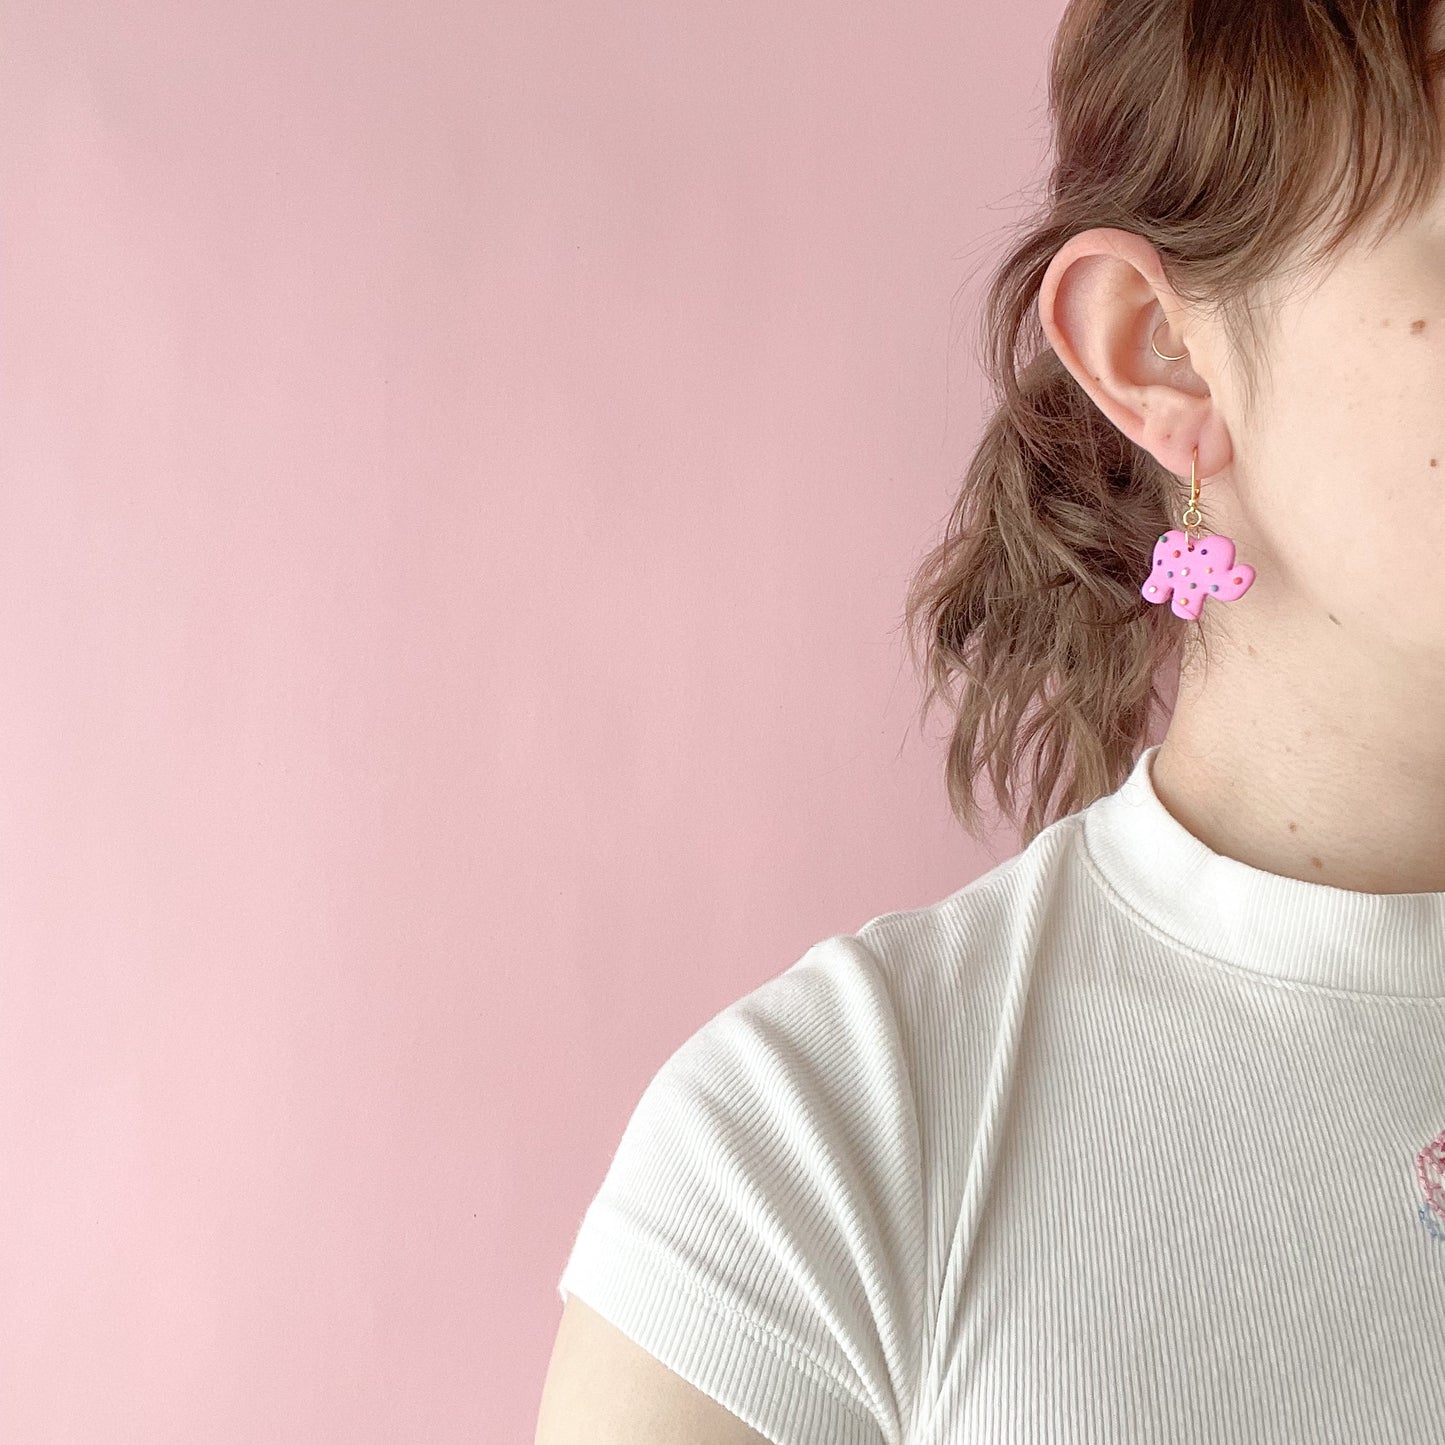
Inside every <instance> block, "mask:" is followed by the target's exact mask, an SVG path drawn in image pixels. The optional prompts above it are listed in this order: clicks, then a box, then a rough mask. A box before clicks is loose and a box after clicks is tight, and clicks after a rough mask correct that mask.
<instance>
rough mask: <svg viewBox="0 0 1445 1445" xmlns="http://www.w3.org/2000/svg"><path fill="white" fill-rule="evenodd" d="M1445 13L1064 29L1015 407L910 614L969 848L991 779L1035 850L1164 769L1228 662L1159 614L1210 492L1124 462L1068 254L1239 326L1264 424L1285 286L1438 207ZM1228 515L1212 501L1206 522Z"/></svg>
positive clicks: (1354, 8)
mask: <svg viewBox="0 0 1445 1445" xmlns="http://www.w3.org/2000/svg"><path fill="white" fill-rule="evenodd" d="M1432 10H1433V0H1401V3H1394V4H1391V3H1382V0H1072V3H1071V4H1070V5H1069V6H1068V8H1067V10H1066V11H1065V13H1064V16H1063V19H1062V21H1061V22H1060V25H1059V28H1058V31H1057V32H1056V34H1055V37H1054V41H1053V46H1052V50H1051V53H1050V61H1049V92H1048V101H1049V117H1050V122H1051V150H1052V155H1053V159H1052V161H1051V171H1050V175H1049V180H1048V190H1047V200H1046V203H1045V204H1044V205H1043V207H1042V208H1041V212H1040V213H1038V214H1036V215H1035V216H1034V217H1033V218H1032V219H1031V220H1029V221H1027V222H1026V223H1024V224H1023V226H1022V227H1017V228H1011V229H1013V230H1015V231H1021V234H1017V235H1016V236H1015V238H1014V240H1013V244H1012V245H1011V247H1010V248H1009V249H1008V250H1007V253H1006V254H1005V255H1004V257H1003V259H1002V261H1001V262H1000V263H999V264H998V266H997V268H996V269H995V271H994V272H993V276H992V280H991V283H990V285H989V286H988V289H987V292H986V294H985V299H984V304H983V307H982V311H981V316H980V324H979V333H978V335H979V348H978V349H979V353H980V355H981V358H982V367H983V371H984V374H985V376H986V377H987V378H988V380H989V383H990V385H991V388H992V390H993V392H994V395H995V397H996V398H997V400H996V405H995V406H994V409H993V410H992V412H991V414H990V415H989V416H988V418H987V421H986V423H985V425H984V428H983V434H982V438H981V440H980V441H979V444H978V446H977V449H976V450H975V452H974V454H973V457H972V460H971V461H970V462H969V463H968V466H967V469H966V472H965V474H964V477H963V481H962V487H961V491H960V493H959V495H958V498H957V501H956V502H955V503H954V506H953V510H952V512H951V514H950V516H949V518H948V521H947V525H946V528H945V532H944V535H943V537H942V540H940V541H939V542H938V543H937V545H936V546H934V547H933V548H932V550H931V551H929V552H928V553H927V554H926V556H925V557H924V560H923V562H922V564H921V565H920V566H919V568H918V570H917V572H916V574H915V575H914V577H913V579H912V582H911V584H910V587H909V591H908V598H907V602H906V606H905V609H904V626H905V627H906V629H907V632H908V639H909V645H910V649H911V651H912V653H913V656H914V660H915V665H916V666H918V668H919V669H920V671H921V673H922V675H923V678H924V681H925V684H926V685H925V688H924V693H923V699H922V703H921V705H920V708H919V721H920V722H923V721H925V720H926V718H927V715H928V713H929V711H930V709H931V708H932V706H933V705H934V704H935V703H936V702H938V701H939V700H945V701H946V702H947V704H948V706H949V708H950V710H951V712H952V715H953V730H952V735H951V737H950V739H949V743H948V749H947V756H946V763H945V772H946V778H947V787H948V797H949V803H950V806H951V808H952V810H953V812H954V815H955V816H956V817H957V818H958V819H959V821H960V822H961V823H962V824H963V826H964V827H965V828H966V829H967V830H968V831H969V832H970V833H974V834H975V835H978V836H982V834H981V831H980V824H981V818H982V810H981V809H980V806H979V804H978V802H977V800H976V798H975V796H974V788H975V782H976V779H977V778H978V777H979V775H980V774H982V773H987V775H988V778H989V781H990V784H991V786H992V789H993V794H994V797H995V799H996V800H997V802H998V805H999V808H1000V810H1001V811H1002V812H1003V813H1004V814H1005V815H1006V816H1007V817H1008V818H1009V820H1010V821H1011V822H1012V823H1013V825H1014V826H1015V828H1017V829H1020V830H1021V831H1022V834H1023V837H1024V841H1025V844H1027V843H1028V842H1031V841H1032V840H1033V838H1034V837H1035V836H1037V834H1038V833H1039V832H1040V831H1041V830H1042V829H1043V828H1044V827H1046V826H1047V825H1048V824H1049V823H1050V822H1053V821H1055V820H1056V819H1057V818H1060V817H1063V816H1065V815H1067V814H1069V813H1072V812H1074V811H1076V810H1078V809H1080V808H1082V807H1085V806H1086V805H1087V804H1089V803H1090V802H1092V801H1093V800H1094V799H1096V798H1098V797H1101V796H1103V795H1104V794H1105V793H1108V792H1112V791H1113V790H1114V789H1115V788H1117V787H1118V786H1119V785H1120V784H1121V783H1122V782H1123V781H1124V779H1125V777H1126V776H1127V774H1128V772H1129V769H1130V768H1131V767H1132V766H1133V764H1134V762H1135V761H1136V760H1137V758H1138V755H1139V753H1140V752H1141V751H1142V749H1143V748H1144V747H1145V746H1147V745H1148V738H1149V730H1150V722H1151V716H1152V713H1151V709H1156V708H1157V709H1158V711H1159V716H1160V717H1161V718H1163V717H1167V715H1168V714H1167V713H1166V712H1165V709H1166V708H1169V709H1170V710H1171V711H1172V705H1171V704H1170V703H1169V702H1168V700H1167V698H1166V696H1165V694H1164V692H1163V691H1161V687H1160V684H1161V682H1165V683H1166V684H1167V680H1168V679H1169V677H1170V675H1171V674H1172V675H1173V677H1174V679H1175V681H1176V682H1177V677H1178V671H1177V669H1178V667H1179V666H1180V665H1181V663H1182V662H1183V661H1185V660H1187V653H1188V651H1189V642H1190V639H1191V638H1193V639H1194V642H1195V644H1196V645H1197V646H1198V647H1199V648H1200V649H1202V650H1203V652H1204V654H1205V657H1206V662H1207V651H1208V649H1207V642H1206V638H1205V635H1204V624H1203V620H1202V619H1201V620H1200V621H1199V622H1198V623H1195V624H1193V626H1188V625H1186V624H1184V623H1182V622H1181V621H1180V619H1178V618H1176V617H1175V616H1174V615H1173V614H1172V613H1171V611H1170V609H1169V608H1167V607H1155V606H1151V605H1150V604H1149V603H1147V602H1146V601H1144V599H1143V598H1142V597H1141V596H1140V593H1139V588H1140V585H1141V583H1142V581H1143V576H1144V573H1145V572H1147V571H1148V565H1147V564H1148V559H1149V555H1150V552H1151V550H1152V548H1153V545H1154V542H1155V541H1156V539H1157V538H1158V537H1159V535H1160V534H1161V533H1162V532H1164V531H1165V530H1166V529H1167V528H1169V527H1171V526H1177V525H1178V518H1179V515H1180V513H1181V511H1182V508H1183V506H1184V503H1185V501H1186V500H1187V497H1188V485H1187V478H1186V479H1184V480H1183V482H1181V481H1180V479H1179V478H1177V477H1175V476H1174V474H1173V473H1171V472H1169V471H1167V470H1166V469H1165V468H1163V467H1162V466H1160V464H1159V463H1158V462H1157V461H1155V459H1154V458H1153V456H1152V455H1151V454H1150V453H1148V452H1147V451H1145V450H1144V449H1143V448H1141V447H1138V446H1136V445H1135V444H1134V443H1133V442H1131V441H1130V440H1129V439H1128V438H1127V437H1125V436H1124V435H1123V434H1122V433H1121V432H1120V431H1119V430H1118V429H1117V428H1116V427H1115V426H1114V425H1113V423H1112V422H1110V421H1109V420H1108V418H1107V417H1105V416H1104V414H1103V413H1102V412H1101V411H1100V410H1099V409H1098V407H1097V406H1096V405H1095V404H1094V402H1093V400H1092V399H1091V398H1090V397H1089V396H1088V394H1087V393H1086V392H1085V391H1084V390H1083V388H1082V387H1080V386H1079V385H1078V383H1077V382H1076V381H1075V379H1074V377H1073V375H1072V374H1071V373H1070V372H1069V370H1068V369H1067V368H1066V367H1065V366H1064V365H1063V363H1062V362H1061V361H1060V360H1059V358H1058V356H1057V354H1056V353H1055V351H1054V349H1053V347H1052V346H1051V345H1050V344H1049V342H1048V340H1047V337H1046V336H1045V334H1044V331H1043V328H1042V325H1041V324H1040V321H1039V316H1038V309H1037V305H1036V302H1037V299H1038V292H1039V287H1040V283H1041V282H1042V280H1043V277H1044V273H1045V272H1046V271H1047V269H1048V266H1049V262H1050V261H1051V259H1052V258H1053V256H1054V253H1055V252H1056V251H1057V250H1058V248H1059V247H1060V246H1061V245H1062V244H1063V243H1064V242H1065V241H1066V240H1067V239H1068V238H1069V237H1070V236H1073V235H1075V234H1076V233H1078V232H1080V231H1083V230H1088V229H1091V228H1093V227H1095V226H1109V227H1119V228H1121V229H1123V230H1127V231H1131V232H1134V233H1136V234H1137V235H1139V236H1142V237H1143V238H1144V239H1145V240H1147V241H1148V242H1149V243H1150V244H1151V245H1153V246H1154V247H1155V248H1156V250H1157V252H1158V254H1159V258H1160V265H1161V270H1162V272H1163V274H1164V277H1165V279H1166V280H1167V281H1168V283H1169V285H1170V286H1171V287H1172V289H1173V290H1174V292H1175V293H1176V294H1177V295H1178V296H1179V297H1180V298H1181V299H1183V300H1185V301H1186V302H1188V303H1189V304H1192V305H1195V306H1199V307H1201V308H1207V309H1209V310H1210V311H1211V312H1212V313H1213V314H1215V315H1217V316H1218V317H1219V318H1220V321H1221V323H1222V326H1223V330H1224V334H1225V336H1226V338H1227V339H1228V341H1229V343H1230V345H1231V346H1232V347H1233V348H1234V351H1235V352H1236V354H1237V360H1238V363H1239V375H1240V378H1241V404H1242V407H1243V408H1244V410H1245V412H1246V415H1250V414H1254V413H1255V409H1256V408H1257V406H1258V404H1259V401H1260V396H1261V391H1260V387H1261V381H1262V375H1261V371H1262V363H1263V359H1264V355H1265V348H1266V345H1267V341H1268V333H1269V325H1268V322H1269V316H1270V308H1269V307H1268V306H1261V305H1260V302H1261V300H1262V299H1263V298H1264V297H1266V295H1267V294H1268V292H1269V288H1270V286H1271V285H1272V284H1273V283H1274V282H1276V281H1277V280H1278V279H1279V277H1280V275H1281V274H1282V273H1283V272H1284V271H1285V270H1286V269H1287V268H1288V267H1289V266H1291V265H1293V264H1295V263H1302V264H1303V265H1305V266H1308V265H1311V264H1313V263H1315V262H1318V261H1323V260H1326V259H1327V258H1329V257H1331V256H1333V255H1334V253H1335V252H1336V250H1337V249H1338V248H1340V247H1342V246H1344V245H1345V244H1346V243H1347V242H1348V241H1350V240H1351V239H1352V238H1355V237H1356V236H1358V235H1359V234H1360V233H1361V232H1362V231H1363V230H1365V229H1366V227H1367V226H1369V225H1370V224H1371V223H1372V222H1374V221H1375V220H1377V219H1379V218H1380V217H1383V221H1382V222H1381V225H1382V234H1383V231H1384V230H1387V229H1388V228H1389V227H1390V226H1391V225H1393V224H1396V223H1398V222H1403V221H1405V220H1408V219H1410V218H1411V217H1412V216H1413V215H1414V214H1415V213H1416V210H1417V208H1421V207H1423V206H1425V205H1426V204H1427V203H1428V202H1429V201H1430V200H1431V199H1432V197H1433V195H1434V193H1435V188H1436V186H1437V184H1438V182H1439V179H1440V171H1441V165H1442V157H1441V128H1440V122H1439V118H1438V115H1437V112H1436V109H1435V90H1434V85H1435V75H1436V72H1437V71H1438V70H1439V69H1440V68H1441V66H1442V63H1445V52H1440V51H1435V50H1432V49H1431V45H1430V42H1431V35H1430V23H1431V12H1432ZM1317 228H1323V229H1324V237H1323V240H1322V241H1321V242H1320V244H1319V246H1318V249H1313V247H1312V242H1313V241H1314V240H1315V239H1316V237H1315V231H1316V229H1317ZM1261 312H1262V313H1263V315H1264V324H1263V325H1260V324H1259V322H1258V316H1259V314H1260V313H1261ZM1163 349H1164V350H1165V351H1168V350H1170V348H1169V347H1168V346H1165V347H1164V348H1163ZM1206 502H1207V491H1206V492H1203V493H1202V494H1201V500H1200V503H1199V507H1200V511H1201V513H1205V512H1206ZM1201 528H1202V530H1203V531H1206V532H1207V531H1208V530H1209V523H1208V518H1207V515H1206V516H1205V520H1204V521H1203V523H1202V524H1201ZM1211 625H1212V626H1215V627H1218V626H1219V623H1218V621H1217V620H1216V621H1214V622H1213V623H1212V624H1211ZM1031 746H1032V747H1033V767H1032V771H1031V776H1030V778H1029V788H1030V794H1031V796H1030V801H1029V806H1028V811H1027V813H1026V815H1024V816H1023V818H1022V820H1020V817H1019V802H1018V786H1019V784H1020V782H1021V781H1023V771H1024V767H1023V764H1024V758H1025V756H1026V754H1027V753H1028V752H1029V749H1030V747H1031ZM1066 765H1069V766H1070V767H1071V775H1070V776H1069V778H1068V779H1067V780H1065V779H1064V777H1063V774H1064V771H1065V767H1066ZM1056 793H1057V794H1058V797H1057V800H1056V799H1055V794H1056Z"/></svg>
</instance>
